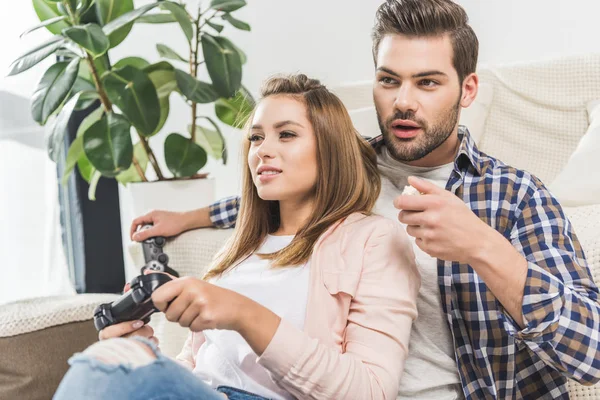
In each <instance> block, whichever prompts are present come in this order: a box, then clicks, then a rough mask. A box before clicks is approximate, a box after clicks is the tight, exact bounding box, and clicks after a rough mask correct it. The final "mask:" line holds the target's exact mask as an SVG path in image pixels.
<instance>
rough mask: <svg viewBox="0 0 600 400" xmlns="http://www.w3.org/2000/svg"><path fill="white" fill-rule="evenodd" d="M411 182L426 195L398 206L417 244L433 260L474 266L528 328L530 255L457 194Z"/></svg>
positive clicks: (397, 202) (402, 198) (400, 200)
mask: <svg viewBox="0 0 600 400" xmlns="http://www.w3.org/2000/svg"><path fill="white" fill-rule="evenodd" d="M408 182H409V183H410V184H411V185H412V186H413V187H414V188H415V189H417V190H418V191H419V192H420V193H422V195H421V196H398V197H397V198H396V199H395V200H394V206H395V207H396V208H399V209H401V210H402V211H400V213H398V220H399V221H400V222H402V223H403V224H406V225H407V227H406V232H407V233H408V234H409V235H411V236H413V237H415V238H416V240H415V243H416V245H417V246H419V248H420V249H421V250H423V251H424V252H426V253H427V254H429V255H430V256H432V257H435V258H439V259H442V260H445V261H457V262H459V263H462V264H469V265H470V266H471V267H472V268H473V269H474V270H475V272H477V274H478V275H479V276H480V277H481V278H482V279H483V281H484V282H485V283H486V285H487V286H488V287H489V288H490V290H491V291H492V293H493V294H494V296H496V298H497V299H498V300H499V301H500V303H502V305H503V306H504V308H505V309H506V310H507V311H508V313H509V314H510V315H511V316H512V317H513V319H514V320H515V321H516V322H517V324H518V325H519V326H520V327H521V328H523V327H524V326H525V321H524V319H523V312H522V308H523V293H524V290H525V281H526V279H527V268H528V266H527V260H526V259H525V257H523V255H522V254H521V253H519V252H518V251H517V250H516V249H515V248H514V247H513V245H512V244H511V243H510V241H509V240H507V239H506V238H505V237H504V236H502V234H500V233H499V232H497V231H496V230H495V229H494V228H492V227H490V226H489V225H487V224H486V223H485V222H483V221H482V220H480V219H479V217H477V215H475V213H474V212H473V211H471V209H470V208H469V207H468V206H467V205H466V204H465V203H464V202H463V201H462V200H461V199H459V198H458V197H456V196H455V195H454V194H452V193H450V192H448V191H447V190H444V189H442V188H439V187H437V186H435V185H434V184H433V183H430V182H427V181H425V180H422V179H418V178H414V177H410V178H408Z"/></svg>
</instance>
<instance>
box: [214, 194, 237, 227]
mask: <svg viewBox="0 0 600 400" xmlns="http://www.w3.org/2000/svg"><path fill="white" fill-rule="evenodd" d="M208 209H209V215H210V220H211V221H212V224H213V226H215V227H216V228H233V227H235V220H236V219H237V216H238V211H239V209H240V198H239V197H238V196H232V197H226V198H224V199H221V200H219V201H217V202H216V203H213V204H211V205H210V206H209V207H208Z"/></svg>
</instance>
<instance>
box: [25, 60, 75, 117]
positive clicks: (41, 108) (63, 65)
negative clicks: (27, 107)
mask: <svg viewBox="0 0 600 400" xmlns="http://www.w3.org/2000/svg"><path fill="white" fill-rule="evenodd" d="M78 71H79V58H76V59H74V60H72V61H71V62H70V63H68V62H57V63H56V64H54V65H52V66H51V67H50V68H48V70H47V71H46V73H44V75H43V76H42V79H41V80H40V83H39V84H38V86H37V88H36V90H35V92H34V93H33V97H32V99H31V114H32V116H33V119H34V120H35V121H36V122H37V123H38V124H40V125H45V124H46V121H47V120H48V117H50V115H52V114H53V113H54V112H55V111H56V110H57V109H58V107H60V105H61V104H62V103H63V101H64V100H65V98H66V97H67V95H68V94H69V91H70V90H71V88H72V87H73V83H75V79H76V78H77V72H78Z"/></svg>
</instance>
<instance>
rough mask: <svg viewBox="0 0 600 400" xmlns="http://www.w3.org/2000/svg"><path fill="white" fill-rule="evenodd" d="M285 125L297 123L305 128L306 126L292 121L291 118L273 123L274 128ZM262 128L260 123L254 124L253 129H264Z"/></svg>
mask: <svg viewBox="0 0 600 400" xmlns="http://www.w3.org/2000/svg"><path fill="white" fill-rule="evenodd" d="M285 125H296V126H299V127H300V128H304V126H302V125H301V124H299V123H297V122H295V121H291V120H286V121H281V122H277V123H276V124H274V125H273V128H275V129H279V128H281V127H282V126H285ZM262 128H263V127H262V125H260V124H256V125H252V129H262Z"/></svg>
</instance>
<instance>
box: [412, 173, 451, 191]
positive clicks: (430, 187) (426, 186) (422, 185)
mask: <svg viewBox="0 0 600 400" xmlns="http://www.w3.org/2000/svg"><path fill="white" fill-rule="evenodd" d="M408 183H409V184H410V186H412V187H414V188H415V189H417V190H418V191H419V193H424V194H428V193H429V194H433V193H439V192H440V191H443V190H444V189H442V188H440V187H438V186H436V185H435V184H433V183H431V182H429V181H426V180H425V179H420V178H417V177H415V176H409V177H408Z"/></svg>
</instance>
